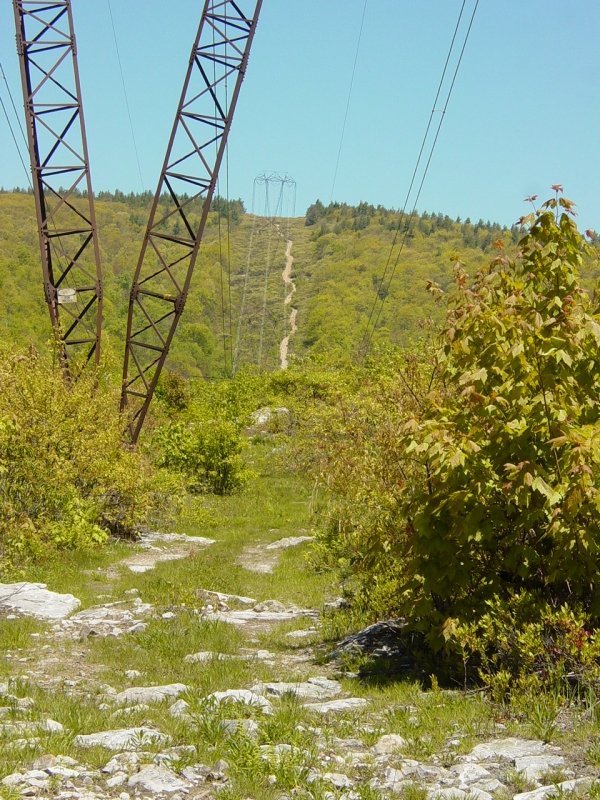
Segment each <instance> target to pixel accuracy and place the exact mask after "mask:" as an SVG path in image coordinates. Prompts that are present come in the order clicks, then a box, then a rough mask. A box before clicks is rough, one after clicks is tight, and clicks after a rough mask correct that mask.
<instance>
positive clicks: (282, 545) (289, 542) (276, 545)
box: [265, 536, 315, 550]
mask: <svg viewBox="0 0 600 800" xmlns="http://www.w3.org/2000/svg"><path fill="white" fill-rule="evenodd" d="M314 538H315V537H314V536H287V537H286V538H285V539H278V540H277V541H276V542H271V544H268V545H267V546H266V547H265V550H287V549H288V547H297V545H299V544H303V543H304V542H312V541H313V540H314Z"/></svg>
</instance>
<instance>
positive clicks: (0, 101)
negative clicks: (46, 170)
mask: <svg viewBox="0 0 600 800" xmlns="http://www.w3.org/2000/svg"><path fill="white" fill-rule="evenodd" d="M0 73H1V74H2V79H3V81H4V83H5V84H6V89H7V91H8V96H9V98H10V103H11V105H12V109H13V111H14V114H15V119H16V120H17V124H18V126H19V129H20V131H21V136H22V137H23V141H24V142H25V147H27V148H28V147H29V145H28V144H27V137H26V136H25V131H24V130H23V125H22V123H21V119H20V117H19V112H18V111H17V107H16V105H15V101H14V99H13V96H12V92H11V90H10V86H9V83H8V81H7V80H6V73H5V72H4V67H3V66H2V62H0ZM0 104H2V110H3V111H4V116H5V117H6V122H7V124H8V129H9V131H10V135H11V136H12V140H13V142H14V143H15V147H16V148H17V153H18V155H19V161H20V162H21V164H22V165H23V169H24V171H25V175H26V176H27V182H28V183H29V186H30V187H32V188H33V184H32V183H31V175H30V172H29V170H28V169H27V166H26V165H25V160H24V158H23V155H22V153H21V148H20V147H19V143H18V141H17V137H16V135H15V132H14V130H13V127H12V124H11V122H10V118H9V116H8V111H7V110H6V106H5V105H4V101H3V100H2V97H0Z"/></svg>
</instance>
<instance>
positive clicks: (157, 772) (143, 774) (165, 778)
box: [127, 764, 190, 794]
mask: <svg viewBox="0 0 600 800" xmlns="http://www.w3.org/2000/svg"><path fill="white" fill-rule="evenodd" d="M127 785H128V786H131V787H134V788H139V789H143V790H144V791H146V792H151V793H152V794H172V793H173V792H182V791H186V790H188V789H189V788H190V783H189V781H187V780H184V779H182V778H180V777H179V776H178V775H176V774H175V773H174V772H173V770H170V769H169V768H168V767H164V766H161V765H156V764H148V765H146V766H143V767H142V768H141V769H140V771H139V772H136V773H135V775H132V776H131V777H130V778H129V780H128V782H127Z"/></svg>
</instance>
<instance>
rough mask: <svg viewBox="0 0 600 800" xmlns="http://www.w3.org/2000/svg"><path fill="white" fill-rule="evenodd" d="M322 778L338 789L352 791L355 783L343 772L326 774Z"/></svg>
mask: <svg viewBox="0 0 600 800" xmlns="http://www.w3.org/2000/svg"><path fill="white" fill-rule="evenodd" d="M321 777H322V779H323V780H324V781H326V782H327V783H330V784H331V785H332V786H334V787H335V788H336V789H351V788H352V787H353V786H354V783H353V782H352V781H351V780H350V778H349V777H348V776H347V775H344V773H343V772H325V773H323V775H322V776H321Z"/></svg>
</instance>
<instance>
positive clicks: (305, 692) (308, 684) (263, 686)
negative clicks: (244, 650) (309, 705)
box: [252, 677, 342, 700]
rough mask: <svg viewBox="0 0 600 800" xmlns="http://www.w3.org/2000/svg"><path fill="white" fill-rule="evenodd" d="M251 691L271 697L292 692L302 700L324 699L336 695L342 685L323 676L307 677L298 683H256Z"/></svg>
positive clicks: (339, 692)
mask: <svg viewBox="0 0 600 800" xmlns="http://www.w3.org/2000/svg"><path fill="white" fill-rule="evenodd" d="M252 691H253V692H257V693H258V694H265V695H267V696H269V695H271V696H273V697H283V695H284V694H293V695H295V696H296V697H299V698H301V699H302V700H326V699H327V698H330V697H336V696H337V695H338V694H341V692H342V686H341V684H340V683H339V682H338V681H333V680H330V679H329V678H325V677H317V678H309V679H308V680H307V681H303V682H300V683H284V682H275V683H258V684H256V685H255V686H253V687H252Z"/></svg>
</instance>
